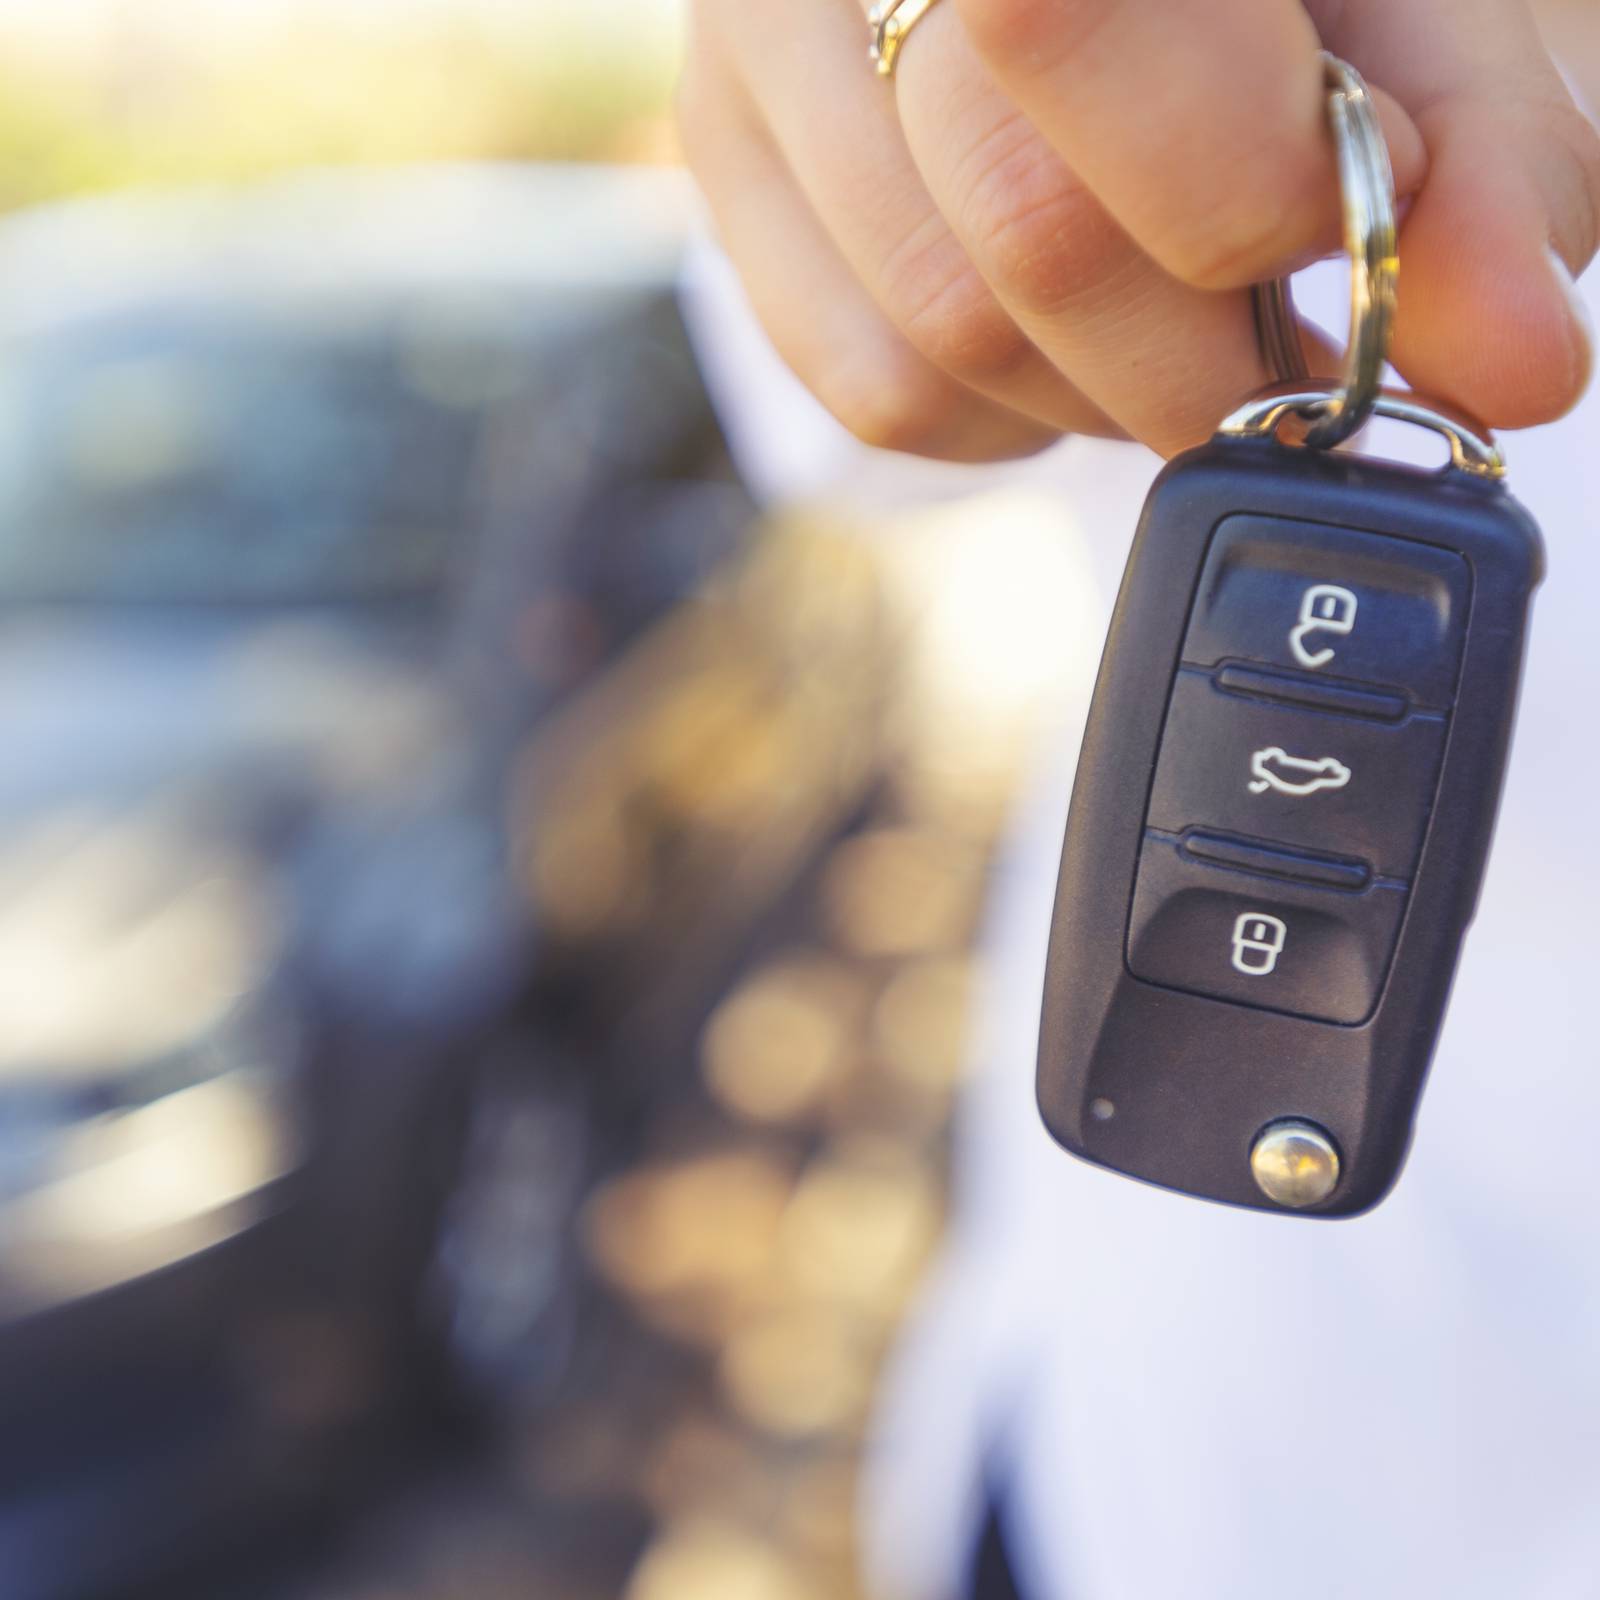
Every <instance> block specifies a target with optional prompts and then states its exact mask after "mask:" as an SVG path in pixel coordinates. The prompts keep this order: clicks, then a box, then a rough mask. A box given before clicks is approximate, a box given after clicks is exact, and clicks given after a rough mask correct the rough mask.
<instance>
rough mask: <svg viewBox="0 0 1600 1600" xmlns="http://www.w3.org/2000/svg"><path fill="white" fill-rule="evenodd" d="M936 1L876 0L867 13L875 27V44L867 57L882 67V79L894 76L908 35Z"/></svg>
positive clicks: (873, 39) (877, 66)
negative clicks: (895, 65) (896, 63)
mask: <svg viewBox="0 0 1600 1600" xmlns="http://www.w3.org/2000/svg"><path fill="white" fill-rule="evenodd" d="M934 4H935V0H873V4H872V9H871V10H870V11H869V12H868V13H867V26H868V27H869V28H871V29H872V45H871V48H870V49H869V50H868V51H867V59H868V60H869V61H871V63H872V64H873V66H875V67H876V68H877V69H878V76H879V77H880V78H892V77H893V76H894V64H895V62H896V61H897V60H898V59H899V56H900V46H901V45H903V44H904V43H905V42H906V35H907V34H908V33H910V32H911V30H912V29H913V28H914V27H916V25H917V24H918V23H919V22H921V21H922V19H923V18H924V17H925V16H927V14H928V13H929V12H930V11H931V10H932V9H933V7H934Z"/></svg>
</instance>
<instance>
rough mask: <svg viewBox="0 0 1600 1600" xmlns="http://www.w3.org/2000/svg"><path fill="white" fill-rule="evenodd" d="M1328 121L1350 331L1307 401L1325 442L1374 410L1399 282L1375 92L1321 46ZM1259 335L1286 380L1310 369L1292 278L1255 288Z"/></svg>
mask: <svg viewBox="0 0 1600 1600" xmlns="http://www.w3.org/2000/svg"><path fill="white" fill-rule="evenodd" d="M1322 66H1323V73H1324V77H1325V81H1326V83H1327V87H1328V125H1329V127H1330V128H1331V129H1332V131H1333V142H1334V149H1335V152H1336V153H1337V156H1338V161H1339V194H1340V201H1341V204H1342V207H1343V212H1344V247H1345V250H1346V251H1347V252H1348V254H1349V256H1350V264H1351V269H1352V270H1351V273H1350V339H1349V342H1348V344H1347V345H1346V347H1345V355H1344V373H1343V376H1342V378H1341V379H1340V382H1339V384H1338V386H1337V387H1336V388H1335V389H1333V390H1332V391H1331V392H1330V393H1328V394H1327V395H1326V396H1325V397H1321V398H1319V399H1318V401H1317V402H1316V403H1315V404H1314V405H1313V406H1311V407H1310V408H1309V410H1308V412H1307V413H1306V415H1308V416H1309V417H1310V419H1311V426H1310V429H1309V430H1308V431H1307V434H1306V439H1305V442H1306V443H1307V444H1309V445H1312V446H1314V447H1315V448H1317V449H1322V450H1326V449H1329V448H1331V447H1332V446H1333V445H1336V444H1340V443H1342V442H1343V441H1344V440H1345V439H1348V438H1349V437H1350V435H1351V434H1352V433H1354V432H1355V431H1356V429H1357V428H1359V427H1360V426H1361V425H1362V423H1364V422H1365V421H1366V420H1367V418H1368V417H1369V416H1371V414H1372V408H1373V404H1374V402H1375V401H1376V399H1377V397H1378V390H1379V387H1380V385H1381V384H1382V381H1383V366H1384V362H1385V360H1386V359H1387V357H1388V353H1389V329H1390V325H1391V324H1392V322H1393V320H1394V305H1395V282H1396V279H1397V278H1398V277H1399V274H1400V253H1399V228H1398V225H1397V223H1396V221H1395V200H1394V173H1393V172H1392V171H1391V169H1390V166H1389V150H1388V146H1387V145H1386V144H1385V143H1384V139H1383V128H1382V126H1381V125H1380V123H1379V122H1378V111H1377V107H1376V106H1375V105H1374V104H1373V100H1372V95H1371V93H1370V92H1369V90H1368V89H1367V86H1366V83H1365V82H1364V81H1363V80H1362V77H1361V74H1360V73H1359V72H1357V71H1356V70H1355V68H1354V67H1352V66H1349V65H1347V64H1346V63H1345V62H1343V61H1341V60H1339V58H1338V57H1337V56H1333V55H1329V54H1327V53H1326V52H1324V53H1323V57H1322ZM1254 298H1255V314H1256V336H1257V339H1258V341H1259V342H1260V345H1261V353H1262V356H1263V357H1264V358H1265V360H1266V362H1267V365H1268V367H1269V368H1271V369H1272V371H1273V372H1274V374H1275V375H1276V376H1277V378H1278V379H1279V380H1281V381H1283V382H1286V383H1288V382H1294V383H1302V384H1303V383H1304V382H1305V380H1306V378H1307V377H1308V376H1309V369H1308V368H1307V366H1306V361H1305V354H1304V352H1303V351H1302V349H1301V347H1300V333H1299V327H1298V324H1297V322H1296V319H1295V312H1294V300H1293V298H1292V296H1291V294H1290V291H1289V284H1288V280H1287V279H1283V278H1280V279H1277V280H1276V281H1275V282H1272V283H1268V284H1261V285H1258V286H1257V288H1256V290H1255V297H1254Z"/></svg>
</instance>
